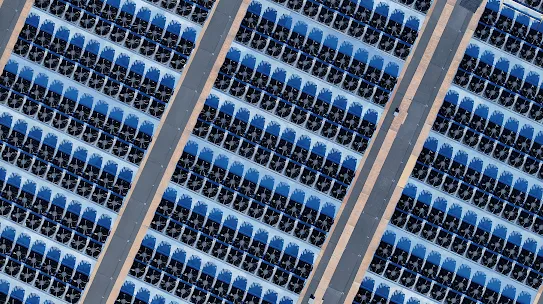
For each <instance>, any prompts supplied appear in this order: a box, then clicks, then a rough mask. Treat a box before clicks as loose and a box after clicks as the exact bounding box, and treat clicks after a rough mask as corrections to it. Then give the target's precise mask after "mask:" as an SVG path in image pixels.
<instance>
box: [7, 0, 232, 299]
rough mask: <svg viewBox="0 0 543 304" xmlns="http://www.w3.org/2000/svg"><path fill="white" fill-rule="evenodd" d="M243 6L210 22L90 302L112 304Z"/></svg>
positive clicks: (228, 3)
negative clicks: (109, 302)
mask: <svg viewBox="0 0 543 304" xmlns="http://www.w3.org/2000/svg"><path fill="white" fill-rule="evenodd" d="M6 1H10V0H6ZM241 3H242V0H221V1H218V2H217V3H216V4H215V5H216V8H215V12H214V13H213V14H212V15H211V19H210V20H208V22H209V24H208V27H207V29H206V30H205V31H203V32H201V33H200V35H202V36H201V41H200V45H199V47H198V48H197V49H196V52H195V54H193V56H194V58H193V59H192V60H193V61H192V63H191V64H190V65H189V66H188V68H187V69H186V70H185V71H184V72H183V73H186V75H188V76H187V77H186V78H185V79H184V81H183V83H182V85H181V88H180V90H179V93H178V94H177V95H176V97H175V100H174V101H173V102H172V103H171V105H170V107H171V108H170V110H169V112H168V114H167V116H166V117H165V120H164V124H163V126H162V129H161V130H160V133H159V134H158V135H157V136H156V138H155V144H154V147H153V149H151V150H150V151H148V153H150V154H149V158H148V160H147V162H146V163H145V165H144V166H143V167H142V168H140V171H141V172H140V177H139V179H138V180H137V181H136V182H135V183H134V184H133V185H132V187H133V189H132V194H131V196H130V199H129V200H128V201H127V202H125V204H126V207H125V211H124V213H123V215H122V217H121V218H120V219H119V223H118V226H117V229H116V230H115V231H114V233H113V235H111V236H110V239H111V240H110V244H109V247H108V248H107V250H106V251H105V252H102V256H103V259H102V261H101V263H100V264H99V265H97V267H98V269H97V270H96V275H95V277H94V280H93V281H92V282H91V284H90V286H88V287H87V289H88V290H87V295H86V297H85V300H84V302H85V304H95V303H106V300H107V298H108V296H109V294H110V292H111V291H112V288H113V285H114V284H115V281H116V280H117V277H118V276H119V272H120V271H121V268H122V266H123V264H124V262H125V261H127V259H128V253H129V251H130V249H131V247H132V246H133V245H134V244H133V243H134V239H135V238H136V235H137V234H138V232H139V228H140V225H141V223H142V221H143V219H144V218H145V216H146V214H147V213H148V212H154V210H149V209H150V208H149V206H150V202H151V200H152V198H153V197H154V196H155V194H156V193H157V188H158V185H159V183H160V181H161V179H163V178H166V179H169V177H168V176H165V170H166V167H167V165H168V162H169V161H170V159H171V158H172V154H173V152H174V150H175V147H176V146H177V144H178V142H179V140H180V138H181V134H182V132H183V130H184V129H185V127H186V125H187V122H188V120H189V118H190V116H191V114H192V110H193V109H194V106H195V104H196V102H197V101H198V98H199V97H200V95H201V92H202V90H203V88H204V85H205V83H206V81H207V79H208V76H209V74H210V72H211V69H212V67H213V64H214V63H215V61H216V59H217V56H218V54H219V51H220V49H221V47H222V45H223V43H224V41H225V38H226V36H227V33H228V32H229V30H230V28H231V26H232V23H233V21H234V16H235V15H236V13H237V10H238V9H239V7H240V5H241ZM136 246H139V244H136ZM127 262H128V263H131V262H130V261H127Z"/></svg>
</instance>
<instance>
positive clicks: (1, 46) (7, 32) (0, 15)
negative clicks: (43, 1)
mask: <svg viewBox="0 0 543 304" xmlns="http://www.w3.org/2000/svg"><path fill="white" fill-rule="evenodd" d="M26 1H27V0H4V2H2V0H0V54H3V53H4V51H5V50H6V46H7V45H8V42H9V39H10V38H11V34H12V33H13V29H14V28H15V25H16V24H17V20H19V16H20V14H21V12H22V10H23V8H24V6H25V3H26Z"/></svg>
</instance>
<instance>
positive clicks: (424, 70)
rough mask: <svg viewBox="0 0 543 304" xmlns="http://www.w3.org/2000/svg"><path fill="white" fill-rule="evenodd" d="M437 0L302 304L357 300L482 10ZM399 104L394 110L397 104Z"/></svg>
mask: <svg viewBox="0 0 543 304" xmlns="http://www.w3.org/2000/svg"><path fill="white" fill-rule="evenodd" d="M481 4H482V3H481V0H462V1H455V0H435V1H434V3H433V6H432V8H431V9H430V11H429V12H428V15H427V17H426V20H425V24H424V25H423V28H422V30H421V35H420V37H419V40H418V42H417V45H416V46H415V49H414V51H413V53H412V54H411V55H410V58H408V61H407V62H406V65H405V66H404V71H403V74H402V76H401V79H400V81H399V83H398V87H397V90H396V92H395V93H394V95H393V96H392V98H391V102H390V108H389V109H388V111H386V114H385V115H384V118H383V119H382V123H381V126H380V127H379V126H378V130H379V131H378V133H377V136H376V137H375V139H374V140H373V143H372V145H371V146H370V148H369V152H368V154H367V159H366V160H365V162H364V164H363V167H362V169H361V172H360V174H359V176H358V178H357V180H356V182H355V184H354V186H353V188H352V190H351V193H350V194H349V197H348V199H347V201H346V202H345V206H344V209H343V210H342V212H341V215H340V217H339V218H338V219H337V225H336V227H335V228H334V231H333V233H332V235H331V237H330V239H329V241H328V243H327V244H326V247H325V249H324V250H323V252H322V253H321V257H320V258H319V260H320V262H319V264H317V267H316V269H315V270H314V274H313V278H312V280H311V281H310V283H309V284H308V286H306V290H305V291H304V294H303V300H302V302H301V303H304V304H305V303H309V300H310V298H311V297H313V298H314V303H325V304H336V303H351V302H352V301H353V298H354V296H355V295H356V292H357V291H358V287H359V286H360V283H361V281H362V278H363V277H364V273H365V270H366V269H367V266H368V265H369V262H370V261H371V258H372V256H373V253H374V251H375V248H376V247H377V245H378V244H379V240H380V239H381V236H382V234H383V232H384V229H385V227H386V225H387V224H388V221H389V219H390V216H391V215H392V212H393V210H394V206H395V205H396V202H397V201H398V198H399V195H400V194H401V190H402V188H403V187H404V186H405V184H406V182H407V178H408V177H409V174H410V172H411V170H412V169H413V166H414V162H415V160H416V159H417V156H418V154H419V152H420V150H421V149H422V145H423V143H424V141H425V139H426V137H427V136H428V133H429V131H430V129H431V126H432V123H433V121H434V119H435V117H436V115H437V112H438V110H439V107H440V106H441V102H442V101H443V98H444V97H445V94H446V92H447V90H448V88H449V86H450V83H451V82H452V79H453V77H454V75H455V73H456V69H457V67H458V65H459V63H460V61H461V59H462V57H463V55H464V50H465V49H466V47H467V45H468V43H469V40H470V39H471V36H472V34H473V31H474V29H475V27H476V25H477V21H478V20H479V16H480V14H481V13H482V10H483V8H484V5H481ZM396 108H398V109H399V111H398V112H395V111H394V110H393V109H396Z"/></svg>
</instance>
